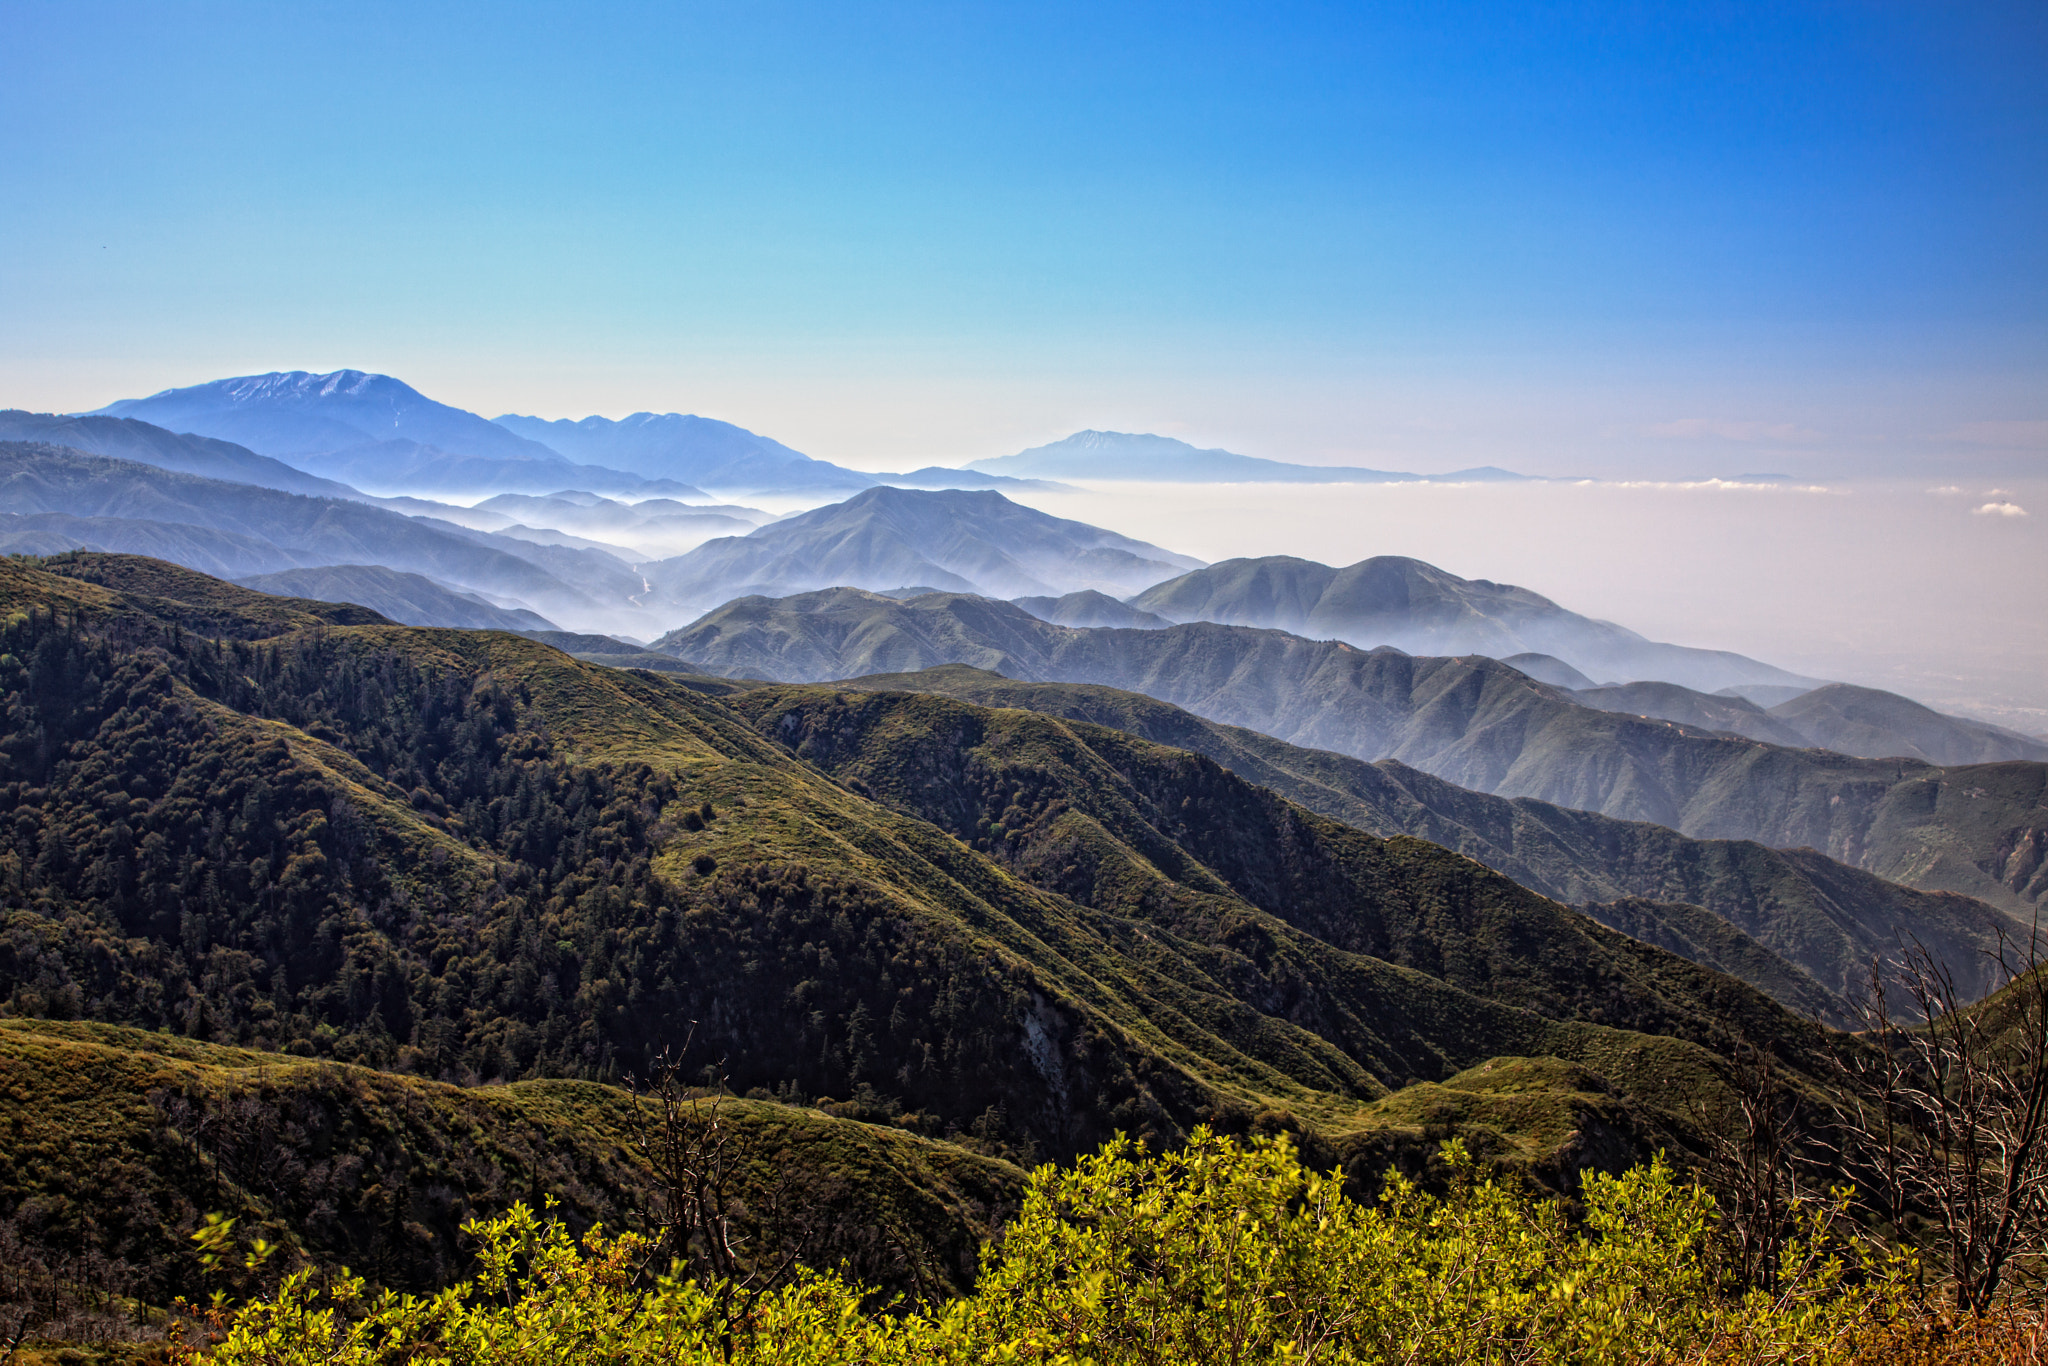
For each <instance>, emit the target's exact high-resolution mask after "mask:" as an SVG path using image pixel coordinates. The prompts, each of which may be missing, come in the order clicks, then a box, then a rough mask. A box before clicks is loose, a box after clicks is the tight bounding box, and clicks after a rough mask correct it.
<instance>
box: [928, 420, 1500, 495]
mask: <svg viewBox="0 0 2048 1366" xmlns="http://www.w3.org/2000/svg"><path fill="white" fill-rule="evenodd" d="M967 468H969V469H971V470H981V471H984V472H986V473H989V474H1004V475H1011V476H1016V477H1023V478H1043V479H1138V480H1155V481H1172V482H1177V483H1201V484H1210V483H1254V482H1277V483H1291V484H1351V483H1360V484H1390V483H1401V482H1409V481H1413V480H1419V479H1457V480H1469V479H1488V480H1493V479H1519V478H1521V477H1522V476H1520V475H1518V474H1512V473H1510V472H1508V471H1507V470H1502V469H1494V468H1493V467H1491V466H1488V467H1486V468H1483V469H1469V470H1459V471H1457V472H1456V473H1453V474H1437V475H1423V474H1405V473H1399V472H1396V471H1392V470H1368V469H1360V468H1358V467H1356V466H1351V465H1290V464H1287V463H1285V462H1284V461H1279V460H1263V459H1260V458H1259V457H1257V456H1250V455H1235V454H1232V453H1231V452H1229V451H1226V450H1217V449H1209V450H1204V449H1200V448H1198V447H1195V446H1191V445H1189V444H1188V443H1187V442H1185V441H1179V440H1176V439H1174V438H1173V437H1170V436H1152V435H1149V434H1141V433H1130V432H1095V431H1088V432H1076V433H1074V434H1073V435H1072V436H1069V437H1066V438H1063V439H1062V440H1059V441H1055V442H1052V443H1051V444H1049V445H1044V446H1033V447H1032V448H1031V449H1030V450H1027V451H1020V452H1018V453H1017V454H1016V455H1004V456H997V457H995V458H993V459H989V460H973V461H969V462H968V465H967Z"/></svg>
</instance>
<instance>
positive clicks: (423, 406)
mask: <svg viewBox="0 0 2048 1366" xmlns="http://www.w3.org/2000/svg"><path fill="white" fill-rule="evenodd" d="M96 416H107V417H134V418H140V419H142V420H143V421H144V422H153V423H155V424H156V425H157V426H159V427H168V428H170V429H171V430H172V431H175V432H198V433H199V434H200V435H202V436H214V437H219V438H220V439H222V440H223V441H234V442H238V443H239V444H241V445H244V446H247V447H248V448H249V449H250V450H252V451H261V452H262V453H263V454H265V455H274V456H277V457H278V458H280V459H285V460H289V459H291V458H292V457H293V456H306V455H325V454H329V453H331V452H334V451H340V450H346V449H348V448H350V447H355V446H362V445H365V444H369V443H376V442H388V441H406V442H412V443H414V444H416V445H420V446H433V447H437V448H439V449H440V450H443V451H446V452H448V453H449V454H451V455H465V456H471V457H484V458H488V459H494V460H537V461H541V462H543V463H546V464H555V465H566V464H568V463H570V462H569V461H568V459H567V458H565V457H564V456H563V455H562V454H561V452H559V451H555V450H551V449H549V448H548V447H546V446H544V445H542V444H541V443H540V442H538V441H529V440H527V439H526V438H525V437H522V436H516V435H514V434H513V433H511V432H508V431H506V430H505V429H504V428H503V427H500V426H499V425H498V424H497V423H495V422H492V421H490V420H489V419H487V418H482V417H478V416H477V415H476V414H475V413H471V412H465V411H463V410H462V409H460V408H451V407H449V406H448V405H447V404H445V403H436V402H435V401H434V400H433V399H430V398H428V397H427V396H426V395H425V394H422V393H421V392H420V391H419V390H417V389H415V388H413V387H412V386H411V385H410V384H407V383H405V382H404V381H403V380H396V379H393V378H391V376H389V375H372V374H367V373H365V372H364V371H361V370H336V371H333V372H332V373H330V374H325V375H315V374H309V373H308V372H306V371H304V370H289V371H280V372H275V373H272V374H268V375H242V376H240V377H238V378H235V379H217V380H214V381H213V382H212V383H210V384H194V385H191V386H189V387H187V388H183V389H166V390H164V391H163V392H162V393H160V394H152V395H150V396H149V397H148V398H128V399H122V400H121V401H120V402H118V403H109V404H108V405H107V406H106V407H104V408H102V409H100V410H99V413H98V414H96Z"/></svg>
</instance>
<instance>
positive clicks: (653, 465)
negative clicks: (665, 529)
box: [497, 413, 876, 494]
mask: <svg viewBox="0 0 2048 1366" xmlns="http://www.w3.org/2000/svg"><path fill="white" fill-rule="evenodd" d="M497 424H498V426H500V427H502V428H503V429H504V430H506V431H507V432H510V433H514V434H517V435H518V436H521V437H524V438H528V439H530V440H533V441H536V442H546V443H547V444H548V445H549V446H550V447H552V448H553V449H555V450H558V451H561V452H562V453H563V454H565V455H567V456H569V457H570V458H571V459H574V460H586V461H589V462H590V463H591V464H595V465H606V466H609V467H610V468H612V469H619V470H630V471H632V472H633V473H635V474H640V475H644V476H646V477H648V478H650V479H680V480H682V481H683V482H684V483H688V484H695V485H697V486H698V487H699V488H707V489H711V490H713V491H715V492H718V493H724V494H749V493H772V492H782V491H789V492H799V491H800V492H804V493H814V492H820V491H829V490H844V491H845V492H847V493H853V492H857V491H858V490H860V489H864V488H870V487H872V486H873V485H874V483H875V482H876V481H875V479H874V478H873V477H872V476H870V475H866V474H862V473H861V472H860V471H858V470H849V469H845V468H843V467H841V466H838V465H834V464H832V463H831V462H829V461H825V460H814V459H812V458H811V457H810V456H808V455H805V454H804V453H803V452H801V451H794V450H791V449H790V448H789V447H787V446H785V445H783V444H782V443H781V442H780V441H776V440H773V439H772V438H769V437H765V436H762V435H760V434H759V433H756V432H750V431H748V430H747V429H746V428H745V427H736V426H734V425H733V424H732V423H730V422H720V421H718V420H717V419H716V418H710V417H697V416H695V415H694V414H690V413H634V414H633V415H632V416H631V417H626V418H621V419H619V420H618V421H616V422H614V421H613V420H611V419H610V418H606V417H586V418H584V419H582V420H581V421H578V422H571V421H570V420H569V419H568V418H559V419H557V420H555V421H553V422H549V421H546V420H545V419H542V418H538V417H521V416H520V415H518V414H517V413H507V414H505V415H504V416H503V417H500V418H499V419H498V420H497Z"/></svg>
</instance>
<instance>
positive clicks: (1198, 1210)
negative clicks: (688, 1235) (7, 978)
mask: <svg viewBox="0 0 2048 1366" xmlns="http://www.w3.org/2000/svg"><path fill="white" fill-rule="evenodd" d="M1446 1156H1447V1158H1448V1159H1449V1161H1450V1163H1451V1165H1452V1167H1453V1170H1454V1171H1455V1172H1456V1174H1457V1175H1456V1179H1455V1180H1454V1182H1453V1184H1452V1188H1451V1189H1450V1190H1449V1192H1448V1193H1446V1194H1445V1195H1443V1196H1434V1195H1430V1194H1427V1193H1425V1192H1423V1191H1421V1190H1419V1189H1418V1188H1416V1187H1415V1186H1413V1185H1411V1184H1409V1183H1407V1182H1405V1181H1403V1180H1401V1179H1399V1178H1398V1177H1397V1178H1394V1179H1393V1180H1392V1181H1391V1182H1390V1184H1389V1187H1388V1189H1387V1191H1386V1192H1385V1194H1384V1195H1383V1196H1382V1198H1381V1199H1380V1200H1379V1202H1378V1203H1377V1204H1374V1205H1365V1204H1361V1203H1359V1202H1357V1201H1355V1200H1352V1199H1350V1198H1348V1197H1346V1196H1345V1195H1344V1194H1343V1191H1342V1188H1341V1181H1340V1180H1339V1178H1338V1177H1336V1176H1335V1175H1321V1174H1318V1173H1315V1172H1312V1171H1310V1170H1308V1169H1307V1168H1305V1167H1304V1166H1303V1165H1302V1164H1301V1162H1300V1161H1299V1160H1298V1159H1297V1157H1296V1156H1295V1154H1294V1151H1293V1149H1292V1148H1291V1147H1290V1146H1289V1145H1288V1144H1287V1143H1286V1142H1285V1141H1284V1140H1262V1141H1259V1142H1256V1143H1254V1144H1253V1145H1252V1146H1250V1147H1241V1146H1238V1145H1237V1144H1235V1143H1232V1142H1230V1141H1228V1140H1225V1139H1220V1138H1217V1137H1215V1136H1213V1135H1211V1134H1209V1133H1207V1132H1206V1131H1203V1132H1198V1133H1197V1134H1196V1135H1195V1137H1194V1140H1193V1141H1192V1142H1191V1143H1189V1144H1188V1145H1187V1146H1186V1147H1185V1148H1183V1149H1181V1150H1179V1151H1176V1152H1173V1153H1169V1154H1166V1155H1163V1156H1147V1155H1145V1154H1143V1153H1142V1152H1140V1151H1139V1150H1138V1149H1137V1148H1136V1147H1135V1146H1134V1145H1132V1144H1131V1143H1129V1142H1128V1141H1125V1140H1122V1139H1119V1140H1117V1141H1115V1142H1112V1143H1110V1144H1109V1145H1107V1146H1106V1147H1104V1148H1103V1149H1102V1150H1101V1151H1100V1152H1099V1153H1096V1154H1095V1155H1093V1156H1090V1157H1086V1158H1084V1159H1082V1160H1081V1161H1080V1162H1079V1163H1078V1164H1077V1165H1075V1166H1073V1167H1071V1168H1067V1169H1059V1168H1055V1167H1050V1166H1048V1167H1043V1168H1041V1169H1039V1171H1038V1172H1037V1173H1035V1174H1034V1176H1033V1178H1032V1182H1031V1187H1030V1191H1029V1194H1028V1196H1027V1198H1026V1201H1025V1206H1024V1209H1023V1211H1022V1213H1021V1214H1020V1215H1019V1217H1018V1219H1017V1220H1016V1221H1015V1222H1014V1223H1013V1224H1012V1225H1011V1226H1010V1228H1009V1229H1008V1231H1007V1233H1006V1234H1005V1236H1004V1238H1003V1241H1002V1244H1001V1246H1000V1248H999V1249H992V1250H990V1251H989V1252H988V1253H987V1254H986V1263H987V1265H986V1269H985V1271H984V1274H983V1276H982V1278H981V1281H980V1283H979V1285H978V1287H977V1289H976V1291H975V1293H974V1294H973V1295H972V1296H969V1297H965V1298H961V1299H957V1300H953V1301H950V1302H947V1303H944V1304H939V1305H910V1304H904V1303H901V1302H899V1303H897V1304H895V1305H892V1306H889V1307H888V1308H886V1309H884V1310H883V1311H881V1312H870V1311H869V1310H867V1309H866V1308H864V1304H865V1303H866V1302H867V1301H866V1299H865V1297H864V1296H863V1294H862V1292H861V1290H860V1288H859V1287H857V1286H853V1285H850V1284H848V1283H847V1282H845V1281H844V1280H842V1279H840V1278H838V1277H837V1276H834V1275H832V1274H831V1273H829V1272H806V1273H804V1274H803V1275H801V1276H800V1277H798V1278H797V1279H795V1280H794V1281H793V1282H790V1283H788V1284H785V1285H782V1286H780V1287H777V1288H774V1289H771V1290H766V1291H762V1292H760V1293H753V1294H746V1295H739V1296H733V1295H728V1294H721V1293H720V1291H721V1289H722V1287H720V1286H718V1285H706V1284H702V1283H699V1282H695V1281H690V1282H684V1281H679V1280H677V1279H675V1278H673V1277H660V1276H649V1275H647V1274H645V1273H646V1268H645V1267H644V1266H643V1265H642V1263H643V1261H644V1259H645V1257H646V1254H647V1253H648V1250H649V1245H648V1244H647V1243H646V1242H645V1240H643V1239H640V1238H638V1237H636V1236H633V1235H626V1236H624V1237H620V1238H616V1239H612V1238H606V1237H605V1236H604V1235H603V1234H602V1233H601V1232H595V1231H594V1232H593V1233H591V1234H590V1235H588V1236H587V1237H586V1238H585V1239H584V1240H583V1241H582V1243H581V1244H580V1245H579V1244H578V1243H577V1242H576V1241H575V1240H574V1239H572V1238H571V1236H570V1234H569V1233H568V1231H567V1230H566V1229H565V1228H564V1227H563V1226H562V1225H560V1224H559V1223H557V1222H553V1221H550V1220H546V1219H543V1218H541V1217H539V1216H537V1215H535V1214H534V1213H533V1212H532V1211H531V1210H530V1209H527V1208H524V1207H521V1208H518V1209H515V1210H513V1211H512V1212H511V1213H509V1214H507V1215H505V1216H504V1217H502V1218H499V1219H496V1220H491V1221H488V1222H481V1223H477V1224H473V1225H471V1226H470V1231H471V1232H472V1234H473V1235H474V1236H475V1237H476V1238H477V1239H478V1240H479V1242H480V1245H481V1250H480V1254H479V1271H478V1273H477V1275H476V1277H475V1278H474V1279H473V1280H472V1281H470V1282H468V1283H465V1284H463V1285H460V1286H457V1287H454V1288H452V1289H450V1290H447V1291H445V1292H443V1293H441V1294H438V1295H433V1296H428V1297H411V1296H397V1295H386V1296H383V1297H380V1298H378V1299H376V1300H374V1301H372V1300H369V1299H367V1298H366V1297H365V1295H364V1291H363V1287H362V1285H361V1283H360V1282H358V1281H355V1280H353V1279H350V1278H348V1277H343V1278H341V1279H340V1280H339V1281H338V1282H337V1283H335V1284H333V1285H331V1286H329V1287H328V1288H326V1289H325V1290H322V1289H319V1288H317V1287H316V1283H315V1280H314V1278H313V1276H312V1274H311V1273H310V1272H300V1273H297V1274H295V1275H293V1276H291V1277H290V1278H288V1279H287V1280H286V1281H285V1282H284V1284H283V1286H282V1288H281V1289H280V1290H279V1292H278V1294H277V1295H276V1296H275V1297H274V1298H271V1299H268V1300H263V1301H260V1302H257V1303H254V1304H251V1305H249V1306H248V1307H247V1308H245V1309H243V1310H241V1311H240V1312H239V1313H238V1314H236V1315H235V1316H234V1317H233V1318H232V1320H231V1321H230V1322H229V1323H228V1324H227V1325H226V1335H225V1337H224V1339H223V1340H222V1341H221V1342H220V1344H219V1345H218V1346H217V1347H216V1348H214V1349H212V1350H211V1351H210V1352H209V1353H206V1354H205V1356H204V1359H206V1360H210V1361H215V1362H219V1363H223V1366H300V1363H305V1364H306V1366H311V1363H315V1362H320V1363H337V1364H338V1366H371V1363H378V1364H379V1366H381V1364H382V1363H394V1362H401V1361H403V1362H420V1361H436V1362H443V1361H445V1362H464V1363H474V1364H475V1366H515V1364H521V1366H523V1364H524V1363H534V1366H539V1364H540V1363H544V1362H546V1363H554V1362H563V1361H603V1362H618V1363H639V1362H647V1363H653V1362H665V1363H668V1362H673V1363H698V1362H704V1363H711V1362H728V1361H732V1362H748V1363H768V1362H778V1363H793V1364H797V1366H801V1364H802V1363H813V1362H816V1363H823V1362H872V1363H885V1362H957V1363H994V1362H1040V1363H1055V1362H1065V1363H1077V1364H1078V1363H1095V1364H1098V1366H1127V1364H1128V1366H1140V1364H1141V1363H1143V1364H1147V1366H1149V1364H1151V1363H1161V1364H1163V1363H1183V1362H1203V1363H1207V1362H1216V1363H1225V1362H1228V1363H1280V1362H1288V1363H1305V1362H1326V1363H1368V1362H1371V1363H1380V1362H1401V1363H1414V1364H1415V1366H1426V1364H1427V1363H1444V1364H1445V1366H1449V1364H1450V1363H1468V1362H1492V1363H1553V1362H1556V1363H1563V1362H1586V1361H1632V1362H1633V1361H1640V1362H1681V1361H1707V1360H1723V1361H1738V1360H1739V1361H1787V1362H1789V1361H1800V1362H1824V1361H1843V1362H1847V1361H1850V1360H1853V1357H1854V1343H1855V1339H1856V1337H1857V1334H1858V1332H1859V1331H1860V1330H1861V1329H1862V1328H1863V1327H1864V1326H1866V1325H1869V1324H1873V1323H1877V1322H1880V1321H1882V1320H1883V1319H1885V1318H1887V1317H1889V1316H1890V1313H1891V1311H1892V1310H1893V1309H1894V1308H1895V1307H1896V1305H1897V1304H1898V1303H1899V1302H1900V1296H1901V1294H1902V1292H1903V1287H1904V1285H1905V1282H1906V1278H1907V1274H1908V1272H1909V1271H1910V1267H1908V1266H1907V1265H1905V1264H1904V1263H1902V1262H1899V1261H1897V1260H1892V1259H1882V1258H1868V1257H1865V1256H1863V1255H1861V1249H1860V1248H1859V1247H1857V1246H1856V1245H1853V1244H1849V1243H1840V1242H1837V1241H1835V1240H1834V1239H1833V1238H1832V1237H1831V1236H1830V1234H1829V1232H1828V1228H1829V1227H1830V1223H1831V1221H1830V1220H1829V1218H1828V1217H1827V1215H1828V1213H1829V1212H1828V1211H1827V1210H1825V1209H1821V1210H1817V1211H1816V1212H1815V1216H1814V1217H1813V1218H1812V1219H1811V1220H1809V1221H1808V1225H1807V1227H1806V1229H1805V1230H1804V1232H1803V1234H1802V1235H1801V1237H1800V1239H1799V1240H1797V1242H1796V1244H1795V1247H1794V1249H1793V1252H1792V1255H1791V1256H1790V1257H1789V1258H1788V1261H1787V1264H1788V1266H1791V1267H1793V1268H1794V1274H1791V1275H1788V1276H1786V1277H1784V1278H1782V1280H1781V1282H1780V1284H1779V1286H1778V1288H1777V1290H1776V1291H1775V1292H1774V1293H1772V1294H1768V1295H1767V1294H1765V1293H1763V1292H1760V1291H1754V1290H1749V1291H1744V1290H1742V1289H1741V1288H1740V1287H1736V1286H1733V1285H1731V1284H1729V1282H1728V1281H1727V1279H1726V1277H1725V1274H1724V1271H1725V1268H1724V1262H1723V1259H1722V1258H1721V1256H1720V1254H1719V1248H1718V1244H1717V1239H1716V1233H1715V1212H1714V1204H1713V1201H1712V1198H1711V1197H1710V1196H1709V1195H1708V1194H1707V1193H1706V1192H1705V1191H1703V1190H1702V1189H1700V1188H1699V1187H1698V1186H1696V1185H1691V1184H1684V1183H1681V1182H1679V1181H1678V1180H1677V1179H1676V1178H1675V1177H1674V1175H1673V1173H1672V1171H1671V1170H1670V1168H1668V1167H1667V1166H1665V1165H1664V1164H1663V1163H1662V1162H1658V1163H1655V1164H1653V1165H1651V1166H1648V1167H1641V1168H1637V1169H1635V1170H1632V1171H1630V1172H1628V1173H1626V1174H1624V1175H1622V1176H1619V1177H1607V1176H1601V1175H1597V1174H1595V1175H1590V1176H1589V1177H1588V1178H1587V1181H1586V1184H1585V1187H1584V1191H1583V1218H1582V1219H1580V1220H1579V1221H1576V1222H1571V1221H1568V1220H1567V1219H1566V1217H1565V1214H1564V1213H1563V1211H1562V1210H1561V1209H1560V1207H1559V1206H1558V1205H1557V1204H1556V1203H1555V1202H1554V1201H1552V1200H1549V1199H1546V1198H1542V1197H1539V1196H1537V1195H1534V1194H1532V1193H1529V1192H1527V1191H1524V1190H1522V1189H1520V1188H1517V1187H1513V1186H1509V1185H1506V1184H1502V1183H1500V1182H1498V1181H1494V1180H1489V1179H1484V1178H1483V1177H1482V1176H1481V1174H1480V1173H1479V1171H1478V1169H1477V1168H1476V1166H1475V1165H1474V1164H1473V1163H1472V1162H1471V1161H1470V1160H1469V1159H1468V1158H1466V1157H1465V1155H1464V1154H1463V1152H1462V1150H1461V1149H1459V1148H1458V1147H1457V1145H1455V1144H1452V1145H1447V1150H1446Z"/></svg>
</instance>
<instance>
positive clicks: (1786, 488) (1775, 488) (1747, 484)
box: [1577, 478, 1829, 493]
mask: <svg viewBox="0 0 2048 1366" xmlns="http://www.w3.org/2000/svg"><path fill="white" fill-rule="evenodd" d="M1577 482H1578V483H1580V484H1583V485H1588V486H1592V485H1598V486H1600V487H1602V488H1610V489H1670V490H1674V491H1677V492H1683V493H1691V492H1697V491H1701V490H1705V491H1707V492H1719V493H1827V492H1829V489H1828V486H1827V485H1826V484H1794V483H1790V482H1787V481H1785V480H1781V479H1718V478H1716V479H1581V480H1578V481H1577Z"/></svg>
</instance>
